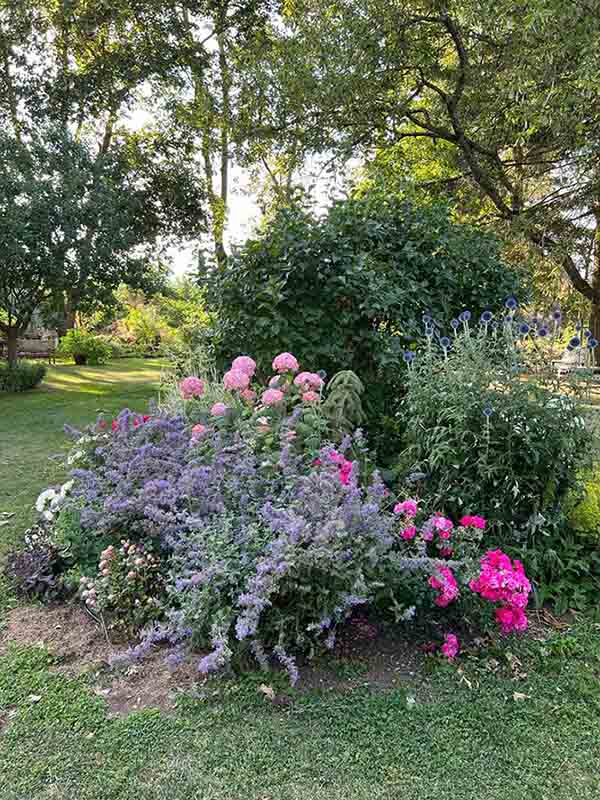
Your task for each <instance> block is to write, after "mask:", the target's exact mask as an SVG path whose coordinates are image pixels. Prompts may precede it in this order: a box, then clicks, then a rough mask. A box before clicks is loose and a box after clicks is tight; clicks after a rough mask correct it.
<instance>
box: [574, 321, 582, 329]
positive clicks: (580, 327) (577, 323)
mask: <svg viewBox="0 0 600 800" xmlns="http://www.w3.org/2000/svg"><path fill="white" fill-rule="evenodd" d="M582 328H583V325H582V324H581V322H576V323H575V330H576V331H580V330H581V329H582Z"/></svg>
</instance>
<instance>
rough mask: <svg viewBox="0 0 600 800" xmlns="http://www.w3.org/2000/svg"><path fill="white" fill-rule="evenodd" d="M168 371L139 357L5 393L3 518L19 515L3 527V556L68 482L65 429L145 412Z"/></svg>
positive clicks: (0, 453)
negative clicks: (47, 498)
mask: <svg viewBox="0 0 600 800" xmlns="http://www.w3.org/2000/svg"><path fill="white" fill-rule="evenodd" d="M162 366H164V364H163V362H160V361H156V360H152V361H147V360H144V359H133V358H127V359H122V360H119V361H113V362H111V363H110V364H107V365H106V366H102V367H76V366H71V365H57V366H54V367H49V368H48V374H47V376H46V379H45V381H44V383H43V384H42V385H41V386H40V387H39V388H38V389H34V390H32V391H30V392H24V393H21V394H10V395H6V394H0V513H2V512H5V513H14V516H13V517H11V518H10V520H9V524H8V525H3V526H2V527H0V554H1V553H2V552H3V551H6V549H7V547H9V546H10V545H12V544H13V543H14V541H15V540H16V539H17V538H18V537H19V536H20V535H21V534H22V533H23V531H24V530H25V529H26V528H27V527H28V526H29V525H30V524H31V522H32V520H33V504H34V503H35V500H36V498H37V496H38V494H39V492H40V491H41V490H42V489H44V488H46V487H47V486H49V485H51V484H53V483H57V482H59V481H60V480H62V478H63V477H64V471H63V467H62V463H61V462H62V456H63V455H64V453H65V450H66V449H67V447H68V446H69V440H68V439H67V437H66V436H65V433H64V426H65V424H66V423H68V424H70V425H73V426H74V427H80V426H85V425H87V424H88V423H90V422H93V421H94V420H95V418H96V416H97V414H98V413H99V412H100V411H104V412H105V413H106V414H107V415H108V416H111V415H114V414H117V413H118V412H119V411H121V410H122V409H123V408H124V407H125V406H128V407H130V408H132V409H134V410H136V411H144V410H145V409H146V408H147V405H148V401H149V400H150V399H151V398H153V397H155V396H156V392H157V389H158V380H159V377H160V369H161V367H162Z"/></svg>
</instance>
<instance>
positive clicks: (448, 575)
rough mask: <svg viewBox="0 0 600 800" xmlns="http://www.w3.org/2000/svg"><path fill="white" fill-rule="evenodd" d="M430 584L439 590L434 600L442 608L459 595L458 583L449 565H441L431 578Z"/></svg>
mask: <svg viewBox="0 0 600 800" xmlns="http://www.w3.org/2000/svg"><path fill="white" fill-rule="evenodd" d="M429 585H430V586H431V588H432V589H435V590H436V591H438V592H439V594H438V596H437V597H436V598H435V601H434V602H435V604H436V606H439V607H440V608H446V606H448V605H450V603H452V602H453V601H454V600H456V598H457V597H458V584H457V582H456V578H455V577H454V575H453V574H452V570H451V569H450V568H449V567H440V568H439V569H438V570H437V572H436V574H435V575H432V576H431V577H430V578H429Z"/></svg>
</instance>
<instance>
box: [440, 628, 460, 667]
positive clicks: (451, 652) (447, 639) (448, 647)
mask: <svg viewBox="0 0 600 800" xmlns="http://www.w3.org/2000/svg"><path fill="white" fill-rule="evenodd" d="M440 649H441V651H442V653H443V654H444V655H445V656H446V658H447V659H448V661H454V659H455V658H456V656H457V655H458V653H459V651H460V645H459V643H458V639H457V637H456V636H455V634H453V633H447V634H446V635H445V636H444V644H443V645H442V646H441V648H440Z"/></svg>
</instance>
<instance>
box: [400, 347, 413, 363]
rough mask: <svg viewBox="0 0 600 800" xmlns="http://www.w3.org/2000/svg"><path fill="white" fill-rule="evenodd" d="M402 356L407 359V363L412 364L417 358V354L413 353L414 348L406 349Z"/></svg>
mask: <svg viewBox="0 0 600 800" xmlns="http://www.w3.org/2000/svg"><path fill="white" fill-rule="evenodd" d="M402 358H403V359H404V360H405V361H406V363H407V364H412V362H413V361H414V360H415V354H414V353H413V351H412V350H406V351H405V352H404V355H403V356H402Z"/></svg>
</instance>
